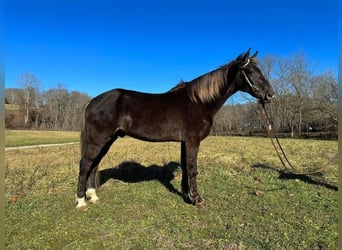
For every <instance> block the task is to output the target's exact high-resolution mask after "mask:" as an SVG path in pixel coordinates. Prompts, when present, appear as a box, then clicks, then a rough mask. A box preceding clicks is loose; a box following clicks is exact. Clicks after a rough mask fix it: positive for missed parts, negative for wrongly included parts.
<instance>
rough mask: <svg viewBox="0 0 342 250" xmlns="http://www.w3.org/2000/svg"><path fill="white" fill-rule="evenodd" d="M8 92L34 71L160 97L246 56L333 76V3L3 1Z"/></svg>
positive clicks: (66, 82) (56, 79)
mask: <svg viewBox="0 0 342 250" xmlns="http://www.w3.org/2000/svg"><path fill="white" fill-rule="evenodd" d="M5 4H6V6H5V21H6V24H5V29H6V33H5V87H6V88H10V87H19V86H20V85H19V78H20V74H22V73H24V72H31V73H34V74H35V75H36V76H37V77H38V79H39V80H40V81H41V87H42V88H43V89H49V88H53V87H56V86H57V85H59V84H60V85H62V86H64V87H66V88H67V89H68V90H70V91H73V90H76V91H80V92H85V93H88V94H89V95H90V96H96V95H97V94H100V93H102V92H104V91H107V90H110V89H112V88H117V87H120V88H127V89H134V90H138V91H144V92H153V93H158V92H164V91H166V90H168V89H170V88H171V87H173V86H174V85H175V84H177V83H178V82H179V81H180V80H181V79H183V80H185V81H190V80H192V79H193V78H195V77H197V76H199V75H201V74H204V73H206V72H208V71H210V70H213V69H215V68H217V67H218V66H220V65H222V64H225V63H226V62H228V61H230V60H232V59H235V58H236V56H237V55H238V54H240V53H241V52H244V51H246V50H247V49H248V48H249V47H251V48H252V50H253V51H254V50H256V49H258V50H259V56H260V57H262V56H266V55H268V54H273V55H275V56H291V55H293V54H295V53H297V52H299V51H303V52H304V53H305V55H306V56H307V57H308V59H309V60H310V61H311V62H313V64H314V65H315V68H316V69H317V70H318V71H328V70H331V71H333V72H335V73H336V74H337V66H338V32H337V30H338V28H337V26H338V21H337V20H338V15H337V13H338V12H337V1H317V0H311V1H309V0H296V1H294V0H287V1H256V0H254V1H250V0H245V1H228V0H210V1H204V0H197V1H193V0H191V1H189V0H188V1H187V0H182V1H180V0H172V1H171V0H167V1H161V0H160V1H157V0H155V1H151V0H144V1H133V0H122V1H116V0H112V1H110V0H104V1H103V0H82V1H81V0H68V1H67V0H57V1H55V0H50V1H46V0H31V1H24V0H22V1H19V0H7V1H6V3H5Z"/></svg>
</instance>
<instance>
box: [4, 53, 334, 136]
mask: <svg viewBox="0 0 342 250" xmlns="http://www.w3.org/2000/svg"><path fill="white" fill-rule="evenodd" d="M259 64H260V67H261V69H262V71H263V73H264V75H265V76H266V78H267V79H268V80H269V81H270V83H271V84H272V86H273V87H274V89H275V91H276V98H275V100H274V101H273V102H272V103H271V104H268V105H267V109H268V111H269V113H270V115H271V117H272V118H273V123H274V126H275V128H276V129H277V131H279V132H281V133H284V134H286V135H289V136H292V137H294V136H296V137H305V136H308V135H309V134H314V133H316V132H320V133H321V134H322V133H323V132H324V133H328V134H329V136H332V137H337V113H338V110H337V106H338V105H337V102H338V99H337V98H338V97H337V96H338V91H337V86H338V85H337V78H336V76H335V75H334V74H333V73H331V72H328V71H327V72H323V73H315V71H314V70H313V68H312V66H311V64H310V62H309V61H308V60H307V58H306V57H305V55H304V54H303V53H298V54H295V55H293V56H290V57H287V58H280V57H275V56H273V55H269V56H266V57H264V58H262V59H261V60H260V62H259ZM20 86H21V87H20V88H17V89H6V102H7V103H9V104H10V105H7V106H8V108H6V117H5V124H6V128H12V129H22V128H27V129H45V130H47V129H48V130H79V126H80V124H79V123H80V120H81V119H80V118H81V114H82V112H83V108H84V106H85V105H86V104H87V103H88V102H89V100H90V99H91V98H90V96H88V95H87V94H85V93H80V92H77V91H72V92H69V91H68V90H67V89H66V88H64V87H62V86H61V85H60V86H58V87H56V88H52V89H49V90H47V91H42V90H41V83H40V81H39V79H38V78H37V77H36V76H35V75H34V74H33V73H24V74H22V75H21V77H20ZM246 98H248V97H246ZM14 107H17V108H14ZM256 110H257V108H256V103H255V100H253V99H252V98H251V99H248V100H247V102H246V103H245V104H229V100H228V105H225V106H224V107H223V108H222V109H221V110H220V111H219V112H218V114H217V115H216V117H215V121H214V126H213V129H212V134H215V135H228V134H229V135H231V134H243V135H246V134H257V133H260V132H263V131H264V128H263V124H262V121H261V119H260V117H259V115H258V114H257V112H256Z"/></svg>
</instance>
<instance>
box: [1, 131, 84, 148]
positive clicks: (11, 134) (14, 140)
mask: <svg viewBox="0 0 342 250" xmlns="http://www.w3.org/2000/svg"><path fill="white" fill-rule="evenodd" d="M79 138H80V133H79V132H73V131H36V130H5V147H19V146H30V145H38V144H53V143H66V142H78V141H79Z"/></svg>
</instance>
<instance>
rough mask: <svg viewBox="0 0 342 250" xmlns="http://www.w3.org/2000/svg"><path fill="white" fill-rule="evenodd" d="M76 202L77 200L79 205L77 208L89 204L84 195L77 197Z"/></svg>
mask: <svg viewBox="0 0 342 250" xmlns="http://www.w3.org/2000/svg"><path fill="white" fill-rule="evenodd" d="M76 202H77V206H76V208H82V207H85V206H87V203H86V201H85V198H84V197H82V198H78V197H76Z"/></svg>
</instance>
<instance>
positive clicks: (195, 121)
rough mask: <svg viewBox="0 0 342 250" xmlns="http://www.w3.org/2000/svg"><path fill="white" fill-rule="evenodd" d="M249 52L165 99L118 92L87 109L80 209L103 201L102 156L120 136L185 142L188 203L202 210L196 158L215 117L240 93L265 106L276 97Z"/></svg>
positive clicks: (183, 164) (183, 184)
mask: <svg viewBox="0 0 342 250" xmlns="http://www.w3.org/2000/svg"><path fill="white" fill-rule="evenodd" d="M257 54H258V51H256V52H255V54H254V55H252V56H250V49H248V50H247V52H245V53H242V54H240V55H239V56H238V57H237V58H236V59H235V60H233V61H231V62H229V63H227V64H225V65H223V66H221V67H219V68H217V69H215V70H213V71H211V72H209V73H206V74H204V75H201V76H199V77H197V78H195V79H194V80H192V81H190V82H184V81H182V82H180V83H179V84H178V85H176V86H175V87H173V88H172V89H170V90H169V91H167V92H165V93H161V94H150V93H142V92H137V91H132V90H126V89H113V90H110V91H107V92H104V93H102V94H100V95H98V96H96V97H95V98H93V99H92V100H91V101H90V102H89V103H88V104H87V105H86V107H85V109H84V112H83V119H82V124H83V125H82V129H81V136H80V148H81V159H80V163H79V177H78V187H77V194H76V202H77V206H76V207H77V208H80V207H84V206H86V205H87V203H86V199H87V200H89V201H90V202H92V203H95V202H97V201H98V200H99V198H98V196H97V194H96V183H95V175H96V171H97V168H98V165H99V163H100V161H101V159H102V158H103V156H104V155H105V154H106V153H107V152H108V150H109V148H110V147H111V145H112V144H113V142H114V141H115V140H116V139H117V138H118V137H123V136H125V135H127V136H130V137H133V138H136V139H140V140H144V141H149V142H166V141H174V142H180V145H181V150H180V151H181V159H180V161H181V162H180V165H181V169H182V180H181V189H182V194H183V196H184V197H183V198H184V199H186V200H188V201H189V203H192V204H193V205H198V206H200V205H201V204H203V202H204V200H203V199H202V197H201V196H200V194H199V192H198V190H197V183H196V176H197V154H198V150H199V146H200V142H201V141H202V140H203V139H204V138H206V137H207V136H208V135H209V133H210V130H211V127H212V125H213V118H214V115H215V114H216V113H217V111H218V110H219V109H220V108H221V107H222V106H223V104H224V103H225V102H226V100H227V99H228V98H229V97H230V96H231V95H233V94H234V93H236V92H237V91H243V92H247V93H249V94H250V95H251V96H253V97H254V98H256V99H259V101H260V102H262V103H267V102H270V101H271V100H272V99H273V98H274V90H273V88H272V86H271V85H270V83H269V82H268V80H267V79H266V78H265V77H264V75H263V74H262V72H261V70H260V68H259V67H258V62H257V59H256V56H257Z"/></svg>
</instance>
